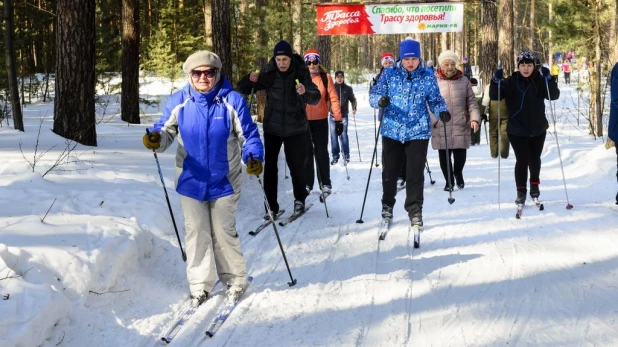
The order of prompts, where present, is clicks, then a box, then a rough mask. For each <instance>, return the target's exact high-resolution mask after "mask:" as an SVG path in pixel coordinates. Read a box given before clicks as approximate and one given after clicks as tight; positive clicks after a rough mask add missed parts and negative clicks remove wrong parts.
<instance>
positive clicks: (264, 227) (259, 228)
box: [249, 210, 285, 236]
mask: <svg viewBox="0 0 618 347" xmlns="http://www.w3.org/2000/svg"><path fill="white" fill-rule="evenodd" d="M284 213H285V210H280V211H279V212H277V215H276V216H275V220H277V219H278V218H279V217H281V215H282V214H284ZM271 224H272V221H271V220H270V219H268V220H265V221H264V222H263V223H262V224H260V226H258V227H257V228H255V230H253V231H250V232H249V235H251V236H255V235H257V234H259V233H260V231H262V230H264V229H266V227H268V226H269V225H271Z"/></svg>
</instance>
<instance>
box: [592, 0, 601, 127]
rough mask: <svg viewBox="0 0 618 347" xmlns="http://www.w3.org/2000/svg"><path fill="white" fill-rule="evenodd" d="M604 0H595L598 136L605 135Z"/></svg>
mask: <svg viewBox="0 0 618 347" xmlns="http://www.w3.org/2000/svg"><path fill="white" fill-rule="evenodd" d="M602 1H603V0H595V2H594V4H595V11H594V23H595V33H596V35H594V46H595V47H594V51H595V56H594V71H595V74H596V75H597V76H596V80H595V81H594V88H595V89H596V90H597V94H596V97H595V98H594V102H595V105H596V107H595V110H596V112H595V116H596V128H597V131H596V135H597V137H602V136H603V108H602V107H601V96H602V95H601V37H602V36H601V35H602V34H603V33H602V30H601V25H603V24H602V23H601V18H600V17H601V15H602V13H601V12H602V8H603V4H602Z"/></svg>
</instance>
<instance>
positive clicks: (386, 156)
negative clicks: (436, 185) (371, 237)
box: [382, 137, 429, 220]
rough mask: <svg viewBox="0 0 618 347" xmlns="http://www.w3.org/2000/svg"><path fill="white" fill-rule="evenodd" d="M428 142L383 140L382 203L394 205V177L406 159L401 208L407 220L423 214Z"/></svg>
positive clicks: (395, 182) (395, 185) (395, 187)
mask: <svg viewBox="0 0 618 347" xmlns="http://www.w3.org/2000/svg"><path fill="white" fill-rule="evenodd" d="M428 145H429V140H412V141H407V142H405V143H401V142H400V141H396V140H393V139H389V138H388V137H382V166H383V167H382V203H383V204H386V205H388V206H391V207H392V206H395V201H396V200H395V195H396V194H397V176H398V175H399V173H400V172H401V162H402V161H403V160H404V158H405V160H406V177H405V179H406V201H405V203H404V208H405V209H406V212H408V217H409V218H410V220H412V217H414V216H420V217H422V215H423V200H424V199H423V189H424V185H425V172H424V170H425V161H426V160H427V147H428Z"/></svg>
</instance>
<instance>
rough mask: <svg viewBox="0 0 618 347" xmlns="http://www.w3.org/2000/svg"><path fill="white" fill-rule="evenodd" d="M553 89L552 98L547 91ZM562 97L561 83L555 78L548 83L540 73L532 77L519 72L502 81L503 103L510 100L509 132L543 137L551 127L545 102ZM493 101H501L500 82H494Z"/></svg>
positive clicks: (507, 129)
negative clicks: (559, 85) (504, 100)
mask: <svg viewBox="0 0 618 347" xmlns="http://www.w3.org/2000/svg"><path fill="white" fill-rule="evenodd" d="M548 87H549V95H547V89H548ZM559 96H560V90H559V89H558V83H557V81H556V79H554V78H552V79H550V80H549V81H547V86H546V85H545V79H544V78H543V76H541V74H540V73H539V72H538V71H534V72H533V73H532V75H531V76H530V77H528V78H525V77H523V76H522V75H521V74H520V73H519V72H515V73H513V74H512V75H511V76H510V77H508V78H506V79H505V80H503V81H501V82H500V100H502V99H506V107H507V109H508V113H509V114H508V115H505V116H508V119H509V120H508V123H507V127H506V132H507V133H509V134H511V135H515V136H523V137H532V136H537V135H540V134H542V133H543V132H545V131H546V130H547V128H549V122H547V118H546V117H545V99H549V100H556V99H558V97H559ZM489 98H490V99H491V100H498V83H496V82H494V81H491V84H490V86H489Z"/></svg>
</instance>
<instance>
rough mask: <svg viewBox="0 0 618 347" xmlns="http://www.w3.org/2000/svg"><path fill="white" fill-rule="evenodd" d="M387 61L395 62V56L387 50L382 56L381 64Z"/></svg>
mask: <svg viewBox="0 0 618 347" xmlns="http://www.w3.org/2000/svg"><path fill="white" fill-rule="evenodd" d="M385 61H392V62H393V63H394V62H395V58H394V57H393V55H392V54H391V53H390V52H386V53H384V54H382V56H381V57H380V64H384V62H385Z"/></svg>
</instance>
